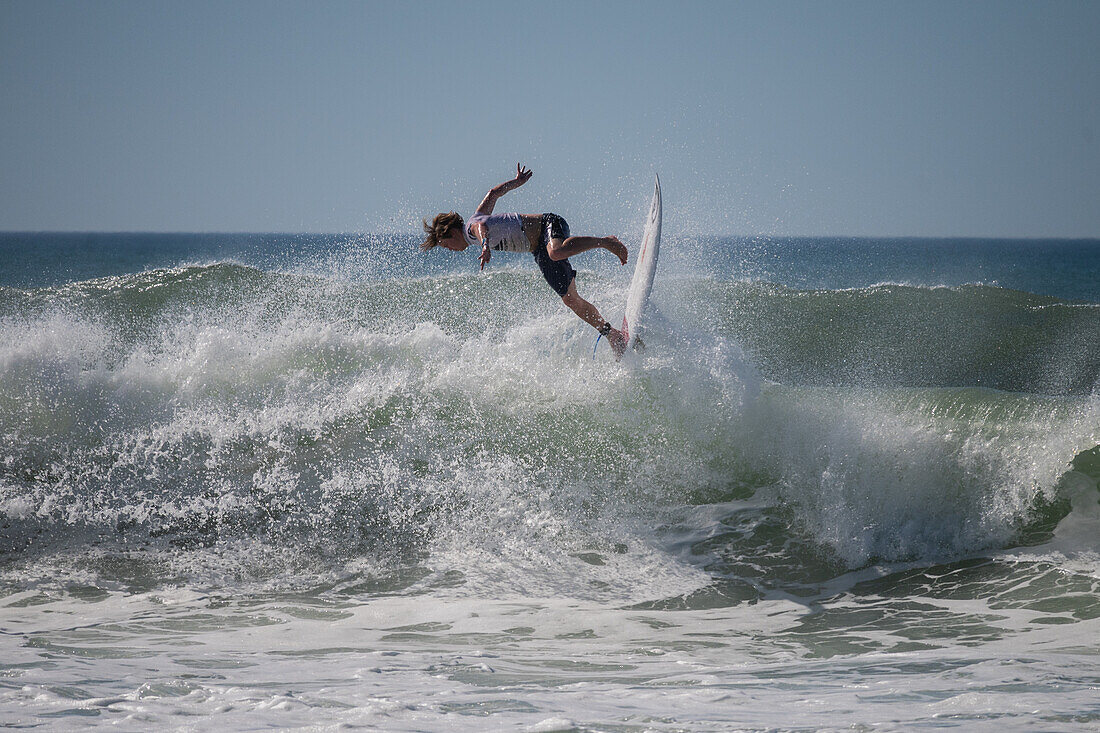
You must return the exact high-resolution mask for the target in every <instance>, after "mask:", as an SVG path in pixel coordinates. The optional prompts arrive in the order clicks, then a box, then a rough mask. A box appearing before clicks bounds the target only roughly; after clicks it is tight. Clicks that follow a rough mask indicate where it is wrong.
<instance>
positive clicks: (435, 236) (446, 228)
mask: <svg viewBox="0 0 1100 733" xmlns="http://www.w3.org/2000/svg"><path fill="white" fill-rule="evenodd" d="M462 223H463V222H462V217H461V216H459V215H458V214H456V213H455V212H453V211H448V212H447V213H446V214H436V215H435V218H434V219H432V223H431V224H429V223H428V220H427V219H424V234H426V235H427V236H426V237H425V238H424V241H423V242H421V243H420V251H421V252H427V251H428V250H429V249H431V248H432V247H437V246H439V243H440V242H441V241H442V240H444V239H446V238H447V235H448V234H450V233H451V230H452V229H454V228H455V227H461V226H462Z"/></svg>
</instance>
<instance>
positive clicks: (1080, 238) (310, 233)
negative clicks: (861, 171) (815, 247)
mask: <svg viewBox="0 0 1100 733" xmlns="http://www.w3.org/2000/svg"><path fill="white" fill-rule="evenodd" d="M65 234H68V235H75V234H96V235H147V236H148V235H153V236H241V235H249V236H279V237H302V236H319V237H324V236H327V237H335V236H344V237H346V236H383V237H387V236H396V237H419V236H420V234H418V233H413V232H395V231H388V232H385V231H373V232H370V231H304V232H293V231H260V230H256V231H248V230H209V231H197V230H196V231H184V230H149V229H0V236H10V235H65ZM675 236H688V237H691V238H700V237H723V238H730V239H851V240H858V239H870V240H902V239H910V240H913V239H924V240H958V239H976V240H991V239H999V240H1004V241H1021V242H1024V241H1059V242H1100V235H1092V236H1064V235H1022V236H998V235H991V234H763V233H761V234H730V233H718V232H708V233H703V234H689V235H683V234H680V235H675Z"/></svg>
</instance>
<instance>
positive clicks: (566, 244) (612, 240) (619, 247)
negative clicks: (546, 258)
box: [546, 237, 626, 265]
mask: <svg viewBox="0 0 1100 733" xmlns="http://www.w3.org/2000/svg"><path fill="white" fill-rule="evenodd" d="M597 247H599V248H600V249H606V250H607V251H608V252H610V253H611V254H613V255H615V256H616V257H618V258H619V262H621V263H622V264H624V265H625V264H626V245H625V244H623V243H622V242H620V241H619V238H618V237H569V238H568V239H551V240H550V243H549V244H547V245H546V253H547V254H548V255H550V259H552V260H564V259H566V258H568V257H572V256H573V255H579V254H580V253H581V252H587V251H588V250H590V249H596V248H597Z"/></svg>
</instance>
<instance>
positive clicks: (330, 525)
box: [0, 263, 1100, 599]
mask: <svg viewBox="0 0 1100 733" xmlns="http://www.w3.org/2000/svg"><path fill="white" fill-rule="evenodd" d="M591 277H596V278H598V277H599V276H591ZM589 282H591V280H590V281H589ZM607 287H609V288H611V289H612V291H614V288H615V287H617V286H615V285H607ZM606 289H607V288H604V290H606ZM618 295H621V294H618ZM618 295H616V293H615V292H612V293H611V294H610V295H607V296H605V297H607V298H609V299H612V300H614V299H615V298H616V297H618ZM660 296H661V297H660V298H659V303H660V305H661V313H660V315H659V317H658V320H657V322H656V324H655V326H654V328H653V331H652V333H651V335H650V338H649V339H648V340H649V341H650V353H649V354H648V355H647V358H646V359H644V360H639V361H635V362H632V363H629V364H627V365H626V366H625V367H620V366H617V365H614V364H613V363H611V361H610V359H609V358H607V355H606V354H598V355H597V356H598V357H599V358H598V359H597V360H595V361H593V360H592V359H591V358H590V354H591V343H592V336H591V333H590V332H589V329H586V328H585V327H583V326H582V325H581V324H580V323H579V322H577V321H576V320H575V319H573V318H572V317H571V316H570V315H569V314H568V313H565V312H564V310H563V309H561V308H560V305H558V304H557V303H556V302H555V301H554V300H553V298H552V297H550V296H548V294H547V293H546V292H545V288H543V287H540V283H539V281H538V279H537V274H534V273H530V272H526V271H496V272H493V273H491V274H488V275H482V276H475V275H434V276H429V277H422V278H406V279H395V280H391V281H384V282H377V281H375V282H349V281H344V280H339V279H330V278H324V277H317V276H309V275H301V274H286V273H273V272H266V271H263V270H260V269H255V268H251V267H247V266H244V265H239V264H230V263H221V264H212V265H201V266H192V267H180V268H172V269H161V270H154V271H149V272H143V273H139V274H134V275H125V276H118V277H111V278H104V279H100V280H92V281H84V282H78V283H72V284H68V285H64V286H59V287H54V288H41V289H32V290H17V289H12V288H4V289H0V430H2V432H3V435H2V444H0V553H2V554H3V556H4V557H5V562H4V566H3V572H5V573H7V574H9V575H12V576H35V575H38V574H47V575H54V576H58V575H60V576H66V577H76V578H78V577H80V576H81V574H89V573H90V574H92V575H95V576H97V577H99V578H109V579H114V581H116V582H118V583H121V584H123V585H126V584H133V585H138V586H140V585H142V584H151V585H154V586H155V585H156V584H158V583H163V582H171V580H172V579H173V578H180V579H187V580H188V581H190V582H198V583H203V582H210V583H219V582H223V580H224V579H225V578H226V577H232V578H235V579H238V580H240V579H241V578H244V579H245V580H247V581H248V582H256V583H261V584H262V583H266V582H281V583H286V582H289V583H313V584H316V583H322V584H323V583H332V584H343V586H346V587H362V588H366V589H372V590H375V591H378V592H399V591H403V590H405V589H408V588H412V587H417V585H418V584H420V585H426V586H433V585H439V584H443V585H448V586H462V585H464V584H467V585H470V586H471V587H485V586H486V585H493V584H495V586H498V587H500V588H502V589H505V590H507V589H514V590H517V591H522V592H526V593H530V592H532V588H534V589H543V590H546V589H550V590H554V589H555V588H554V584H555V583H574V584H576V585H575V587H570V588H569V592H571V593H575V594H580V595H584V594H590V595H597V596H598V595H601V594H610V595H613V596H615V595H623V596H625V597H629V598H638V599H643V598H655V597H663V596H670V595H675V594H676V592H677V589H679V591H680V592H683V593H688V592H690V591H691V589H692V588H693V587H696V586H698V585H699V584H700V583H704V582H712V581H704V580H702V579H701V578H703V574H702V573H701V570H700V568H701V565H700V561H699V560H698V559H692V557H693V556H699V555H700V553H702V554H703V555H706V554H707V553H713V555H714V556H715V557H720V556H722V555H723V554H724V552H725V551H724V550H723V548H722V546H721V543H722V542H727V543H731V545H730V546H733V545H736V547H737V554H738V555H739V556H748V557H756V558H758V560H759V562H761V563H764V564H765V565H767V566H768V567H770V568H772V571H773V572H779V573H786V574H787V577H788V578H789V579H790V580H791V582H809V581H810V580H811V579H812V578H813V577H814V573H815V572H816V571H815V570H814V567H815V563H818V562H821V561H822V560H821V558H824V562H826V563H827V564H828V565H829V566H830V567H832V568H833V569H834V570H835V569H843V568H858V567H863V566H866V565H867V564H869V563H873V562H876V561H905V560H928V559H932V560H937V561H939V560H943V561H949V560H951V559H952V558H959V557H965V556H967V555H968V554H969V553H974V552H978V551H982V550H986V549H999V548H1001V549H1003V548H1011V547H1014V546H1020V545H1029V544H1038V543H1042V542H1045V541H1047V540H1048V539H1050V537H1051V533H1052V532H1053V530H1054V527H1055V526H1056V525H1057V524H1058V522H1059V521H1060V520H1062V519H1064V518H1065V517H1066V516H1068V515H1069V514H1070V513H1071V512H1073V511H1075V510H1074V508H1073V506H1074V504H1073V497H1075V496H1079V495H1081V494H1082V493H1084V494H1088V492H1092V494H1095V492H1096V482H1097V479H1098V478H1100V466H1098V464H1100V459H1098V454H1100V448H1098V446H1100V396H1098V392H1097V379H1098V375H1097V372H1096V370H1097V365H1098V364H1100V354H1098V353H1097V350H1098V349H1100V306H1096V305H1093V304H1084V303H1072V302H1066V301H1061V300H1058V299H1055V298H1050V297H1041V296H1035V295H1030V294H1027V293H1022V292H1017V291H1010V290H1005V289H1001V288H996V287H991V286H978V285H975V286H963V287H955V288H924V287H911V286H902V285H879V286H874V287H868V288H861V289H851V290H813V291H807V290H793V289H789V288H784V287H781V286H778V285H771V284H767V283H739V282H719V281H713V280H710V279H706V278H703V279H670V280H669V282H668V283H666V284H665V290H664V291H663V292H661V293H660ZM742 347H744V349H745V351H742ZM684 505H688V506H694V507H697V508H698V509H699V512H701V513H700V514H699V515H698V517H696V520H692V519H691V516H693V515H690V514H689V515H683V514H682V513H680V514H676V511H677V510H675V509H674V508H675V507H682V506H684ZM739 507H740V509H739ZM708 508H710V509H708ZM704 510H706V511H704ZM742 510H743V511H742ZM670 512H671V513H670ZM704 517H705V519H704ZM730 517H740V520H739V521H744V522H747V524H745V525H744V526H743V527H741V529H738V528H737V527H739V526H740V525H736V526H730V525H729V522H730V521H732V520H730V519H729V518H730ZM693 522H695V523H694V524H693ZM723 522H725V524H723ZM750 525H751V526H750ZM723 527H725V528H724V529H723ZM742 530H744V531H742ZM765 530H767V531H765ZM708 543H709V544H708ZM691 548H695V549H691ZM700 548H705V551H704V550H703V549H700ZM727 549H728V548H727ZM719 565H720V566H721V567H723V568H725V569H724V570H723V571H722V572H726V573H729V574H731V576H737V575H738V574H739V573H744V572H746V570H745V568H743V567H740V568H733V567H730V566H725V565H721V564H720V563H719ZM563 568H564V569H565V570H568V571H569V572H564V573H563V572H561V571H562V569H563ZM750 574H751V573H750ZM734 579H735V580H745V578H741V577H738V578H734ZM712 580H713V579H712ZM751 586H752V582H749V583H748V586H746V587H751ZM750 595H751V594H750ZM746 597H747V596H746Z"/></svg>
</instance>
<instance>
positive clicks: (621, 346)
mask: <svg viewBox="0 0 1100 733" xmlns="http://www.w3.org/2000/svg"><path fill="white" fill-rule="evenodd" d="M529 180H531V171H530V170H529V169H527V168H526V167H524V166H522V165H516V177H515V178H513V179H511V180H509V181H505V182H504V183H502V184H500V185H499V186H494V187H493V188H491V189H490V190H489V193H488V194H486V195H485V199H484V200H482V202H481V205H480V206H478V207H477V211H476V212H474V215H473V216H471V217H470V220H469V221H463V219H462V217H461V216H459V215H458V214H456V213H455V212H453V211H452V212H449V213H446V214H438V215H436V217H435V218H434V219H433V220H432V221H431V223H430V224H429V223H428V220H427V219H425V220H424V232H425V234H426V235H427V236H426V237H425V239H424V242H423V243H422V244H421V245H420V249H421V251H424V252H427V251H428V250H430V249H432V248H434V247H437V246H438V247H444V248H446V249H449V250H451V251H452V252H463V251H465V250H466V248H467V247H469V246H470V245H478V246H480V247H481V256H480V257H479V258H478V260H479V261H480V262H481V269H482V270H484V269H485V264H486V263H487V262H488V261H489V259H490V258H491V257H492V251H493V250H494V249H495V250H498V251H504V252H530V253H531V254H532V255H534V257H535V263H536V264H538V266H539V269H540V270H541V271H542V276H543V277H544V278H546V282H547V283H548V284H549V285H550V287H551V288H553V289H554V292H555V293H557V294H558V295H560V296H561V301H562V303H564V304H565V305H566V306H567V307H568V308H569V309H570V310H572V311H573V312H574V313H576V314H577V315H578V316H579V317H580V319H581V320H583V321H584V322H585V323H587V324H589V325H590V326H592V327H593V328H595V329H596V330H597V331H599V332H600V334H602V335H603V336H605V337H606V338H607V340H608V342H610V344H611V348H612V349H614V351H615V355H616V356H620V355H622V353H623V351H624V350H625V349H626V339H625V337H624V336H623V333H622V332H621V331H620V330H618V329H617V328H614V327H613V326H612V325H611V324H610V323H608V322H607V321H606V320H604V318H603V316H601V315H600V312H599V311H598V310H597V309H596V306H594V305H592V304H591V303H589V302H588V301H587V300H585V299H584V298H582V297H581V296H580V295H579V294H578V293H577V283H576V282H575V280H576V277H577V271H576V270H574V269H573V266H572V265H570V264H569V258H570V257H572V256H573V255H576V254H580V253H581V252H587V251H588V250H590V249H606V250H607V251H608V252H611V253H612V254H613V255H615V256H616V257H618V258H619V262H620V263H621V264H624V265H625V264H626V257H627V251H626V245H624V244H623V243H622V242H620V241H619V239H618V237H572V236H570V235H569V224H568V223H567V222H566V221H565V219H563V218H562V217H560V216H558V215H557V214H494V213H493V207H494V206H496V203H497V199H499V198H500V197H501V196H503V195H504V194H506V193H508V192H509V191H512V190H515V189H517V188H519V187H520V186H522V185H523V184H525V183H527V181H529Z"/></svg>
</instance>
